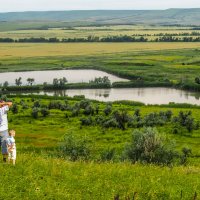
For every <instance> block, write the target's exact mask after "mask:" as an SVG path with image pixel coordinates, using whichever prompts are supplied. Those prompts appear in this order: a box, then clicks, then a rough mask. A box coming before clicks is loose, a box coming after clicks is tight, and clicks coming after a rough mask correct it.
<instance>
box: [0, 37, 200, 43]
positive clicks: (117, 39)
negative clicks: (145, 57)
mask: <svg viewBox="0 0 200 200" xmlns="http://www.w3.org/2000/svg"><path fill="white" fill-rule="evenodd" d="M70 42H72V43H73V42H200V37H196V38H194V37H182V38H180V37H174V36H171V35H169V36H168V35H164V36H161V37H158V38H155V39H149V38H145V37H143V36H141V37H133V36H128V35H120V36H107V37H103V38H100V37H96V36H88V37H87V38H62V39H59V38H56V37H55V38H43V37H40V38H20V39H12V38H0V43H70Z"/></svg>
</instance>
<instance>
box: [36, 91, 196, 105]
mask: <svg viewBox="0 0 200 200" xmlns="http://www.w3.org/2000/svg"><path fill="white" fill-rule="evenodd" d="M33 94H34V93H33ZM37 94H42V95H43V94H46V95H51V96H53V95H54V96H70V97H73V96H76V95H84V96H85V97H86V98H88V99H94V100H98V101H105V102H106V101H118V100H131V101H139V102H143V103H145V104H168V103H170V102H174V103H189V104H197V105H200V100H199V99H200V93H195V92H188V91H183V90H177V89H171V88H124V89H121V88H120V89H118V88H116V89H77V90H57V91H48V92H44V91H41V92H39V93H37Z"/></svg>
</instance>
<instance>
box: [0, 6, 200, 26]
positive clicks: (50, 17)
mask: <svg viewBox="0 0 200 200" xmlns="http://www.w3.org/2000/svg"><path fill="white" fill-rule="evenodd" d="M0 21H1V22H4V23H5V22H16V21H26V22H27V21H31V22H33V21H37V22H41V21H43V22H44V21H49V22H67V23H75V22H79V23H82V22H84V23H87V24H156V25H173V24H180V25H200V8H191V9H167V10H84V11H83V10H81V11H31V12H11V13H0Z"/></svg>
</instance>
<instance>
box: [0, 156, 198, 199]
mask: <svg viewBox="0 0 200 200" xmlns="http://www.w3.org/2000/svg"><path fill="white" fill-rule="evenodd" d="M0 171H1V173H0V179H1V181H0V193H1V198H2V199H11V198H14V199H30V200H32V199H77V200H78V199H87V200H88V199H91V200H95V199H102V200H104V199H113V198H114V196H117V195H118V194H119V195H120V197H121V198H120V199H126V198H128V197H129V198H131V199H132V198H133V196H135V198H136V199H138V200H144V199H153V200H156V199H158V200H160V199H166V200H169V199H185V200H187V199H194V196H195V192H197V196H198V195H199V193H198V191H200V180H199V173H200V168H199V167H191V166H190V167H174V168H172V169H170V168H166V167H156V166H142V165H138V164H136V165H131V164H128V163H116V164H112V163H100V164H97V163H83V162H76V163H72V162H67V161H63V160H59V159H53V158H44V157H42V156H37V155H34V154H19V156H18V163H17V165H16V167H13V166H8V165H2V164H1V163H0Z"/></svg>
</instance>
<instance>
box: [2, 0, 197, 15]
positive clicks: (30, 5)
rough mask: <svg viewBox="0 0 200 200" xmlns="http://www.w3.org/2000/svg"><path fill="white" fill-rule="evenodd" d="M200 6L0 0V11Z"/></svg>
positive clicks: (187, 0) (143, 0)
mask: <svg viewBox="0 0 200 200" xmlns="http://www.w3.org/2000/svg"><path fill="white" fill-rule="evenodd" d="M167 8H200V0H0V12H13V11H46V10H97V9H100V10H103V9H106V10H109V9H112V10H120V9H121V10H122V9H125V10H130V9H134V10H143V9H144V10H150V9H167Z"/></svg>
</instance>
